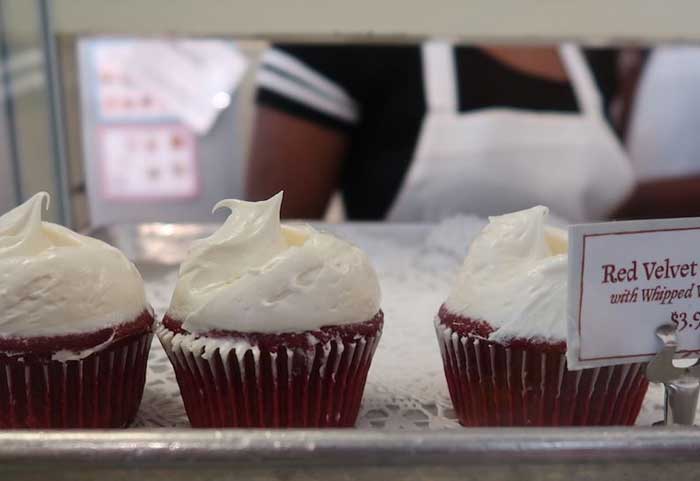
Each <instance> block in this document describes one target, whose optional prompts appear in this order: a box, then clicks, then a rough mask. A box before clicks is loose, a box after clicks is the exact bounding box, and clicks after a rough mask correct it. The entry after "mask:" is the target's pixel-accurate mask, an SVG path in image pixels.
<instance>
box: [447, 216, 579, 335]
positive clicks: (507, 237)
mask: <svg viewBox="0 0 700 481" xmlns="http://www.w3.org/2000/svg"><path fill="white" fill-rule="evenodd" d="M548 213H549V210H548V209H547V208H546V207H542V206H537V207H533V208H531V209H527V210H523V211H519V212H514V213H511V214H506V215H502V216H498V217H490V218H489V223H488V225H487V226H486V227H485V228H484V229H483V230H482V232H481V233H480V234H479V235H478V236H477V237H476V239H474V241H473V242H472V244H471V246H470V247H469V251H468V253H467V257H466V258H465V260H464V264H463V266H462V270H461V271H460V273H459V275H458V277H457V282H456V285H455V288H454V290H453V291H452V293H451V294H450V295H449V297H448V298H447V300H446V301H445V307H446V308H447V309H448V310H449V311H450V312H452V313H454V314H457V315H460V316H463V317H469V318H472V319H476V320H484V321H486V322H488V323H489V324H490V325H491V326H492V327H493V328H495V331H494V332H493V333H492V334H491V335H490V337H489V338H490V339H491V340H494V341H498V342H503V341H507V340H509V339H514V338H524V339H539V340H544V341H554V342H558V341H562V340H565V339H566V295H567V287H566V286H567V251H568V239H567V234H566V232H565V231H563V230H561V229H556V228H553V227H549V226H546V220H547V216H548Z"/></svg>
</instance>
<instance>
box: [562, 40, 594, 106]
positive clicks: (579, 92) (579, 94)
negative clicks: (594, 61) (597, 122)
mask: <svg viewBox="0 0 700 481" xmlns="http://www.w3.org/2000/svg"><path fill="white" fill-rule="evenodd" d="M559 53H560V55H561V57H562V59H563V60H564V67H565V69H566V73H567V74H568V75H569V78H570V79H571V84H572V86H573V88H574V93H575V94H576V99H577V100H578V103H579V105H580V107H581V113H582V114H584V115H586V116H590V117H603V102H602V100H601V98H600V92H599V91H598V86H597V85H596V83H595V80H594V79H593V75H592V74H591V70H590V69H589V68H588V64H587V63H586V60H585V59H584V58H583V54H582V53H581V49H580V48H579V47H578V46H576V45H573V44H570V43H567V44H563V45H561V46H560V47H559Z"/></svg>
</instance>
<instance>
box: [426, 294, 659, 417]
mask: <svg viewBox="0 0 700 481" xmlns="http://www.w3.org/2000/svg"><path fill="white" fill-rule="evenodd" d="M491 332H493V328H491V326H490V325H489V324H488V323H486V322H483V321H475V320H473V319H468V318H464V317H460V316H456V315H454V314H452V313H450V312H449V311H447V309H446V308H445V306H442V307H441V308H440V312H439V314H438V319H437V322H436V333H437V338H438V343H439V345H440V351H441V353H442V358H443V366H444V368H445V377H446V378H447V385H448V388H449V391H450V397H451V398H452V403H453V404H454V407H455V411H456V413H457V417H458V419H459V422H460V423H461V424H462V425H464V426H609V425H626V426H628V425H633V424H634V422H635V420H636V419H637V415H638V414H639V410H640V409H641V406H642V401H643V400H644V395H645V394H646V391H647V387H648V381H647V379H646V376H645V374H644V373H645V366H646V364H645V363H635V364H626V365H620V366H609V367H601V368H591V369H583V370H581V371H569V370H568V369H567V367H566V343H564V342H561V343H557V344H549V343H543V342H532V341H529V340H524V339H515V340H513V341H512V342H510V343H509V344H507V345H503V344H500V343H496V342H492V341H489V340H487V338H488V336H489V334H490V333H491Z"/></svg>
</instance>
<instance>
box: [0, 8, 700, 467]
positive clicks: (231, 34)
mask: <svg viewBox="0 0 700 481" xmlns="http://www.w3.org/2000/svg"><path fill="white" fill-rule="evenodd" d="M699 14H700V5H699V4H698V3H697V2H692V1H686V0H684V1H680V2H676V3H675V4H674V6H673V8H670V7H669V5H664V4H661V3H658V2H641V3H640V2H635V1H632V0H617V1H615V2H602V1H592V2H579V1H577V2H570V3H557V2H546V1H541V0H527V1H525V2H512V1H509V2H503V1H501V2H493V1H486V0H475V1H470V2H467V3H465V2H460V1H456V0H454V1H453V0H441V1H438V2H437V3H432V4H429V3H426V2H408V3H407V2H400V1H396V0H389V1H385V2H379V3H377V2H370V1H368V0H359V1H356V2H330V3H329V2H324V1H320V0H311V1H304V2H286V3H280V2H270V1H247V0H245V1H243V0H242V1H230V2H219V1H214V0H205V1H200V2H197V3H196V6H195V4H194V3H193V2H191V1H185V0H177V1H167V0H154V1H150V2H138V1H134V0H128V1H123V2H104V1H89V0H54V1H51V0H36V1H30V2H26V1H23V0H0V22H1V24H0V26H2V27H3V33H2V34H0V43H1V44H2V47H3V50H2V51H0V54H2V55H3V60H4V64H5V66H6V68H5V69H4V70H3V71H2V74H3V86H4V89H5V91H6V92H10V95H9V96H8V98H9V100H10V102H7V105H8V106H9V107H8V108H7V109H6V111H5V115H0V144H1V145H0V212H5V211H7V210H9V206H11V205H14V204H15V202H13V199H19V198H20V197H24V196H26V194H28V193H30V192H34V191H39V190H45V191H48V192H50V193H51V194H52V199H53V202H52V207H51V210H50V211H49V213H48V214H47V215H48V216H49V218H51V219H54V220H57V221H59V222H60V223H63V224H65V225H68V226H71V227H73V228H75V229H76V230H80V231H83V232H86V233H89V234H91V235H93V236H94V237H97V238H98V239H102V240H104V241H106V242H108V243H109V244H112V245H114V246H116V247H118V248H119V249H121V250H122V251H123V252H124V253H125V254H126V255H127V257H129V259H131V260H132V261H133V262H134V263H135V264H136V266H137V267H138V269H139V271H140V272H141V274H142V276H143V278H144V281H145V284H146V292H147V296H148V299H149V301H150V302H151V303H152V304H153V307H154V309H155V311H156V315H157V316H156V317H157V318H158V319H160V318H161V317H162V315H163V314H164V313H165V311H166V309H167V308H168V305H169V303H170V296H171V294H172V292H173V288H174V285H175V283H176V281H177V275H178V274H177V268H178V267H177V266H178V265H179V263H180V262H182V261H183V260H184V258H185V255H186V253H187V249H188V248H189V247H190V245H191V244H192V242H193V241H194V240H195V239H198V238H202V237H204V236H207V235H210V234H211V233H212V232H214V230H215V228H216V225H214V224H209V223H202V220H203V219H207V220H209V221H211V222H213V219H215V218H213V217H203V216H204V212H205V210H206V211H208V210H209V209H210V207H211V205H213V204H214V202H213V201H212V200H213V199H220V198H224V197H236V196H241V195H242V194H241V193H242V189H243V187H242V183H241V176H242V174H241V165H242V162H243V159H244V158H245V156H246V151H247V148H248V146H247V138H248V136H249V133H250V132H249V131H250V115H251V114H250V110H251V105H250V104H251V103H252V102H251V98H252V92H253V84H252V81H251V79H252V76H253V75H254V69H255V65H256V62H257V59H258V58H259V53H260V51H261V50H262V49H263V48H264V46H265V45H266V42H269V41H274V40H291V41H298V40H303V41H305V42H325V43H329V42H330V43H334V42H364V43H367V42H370V43H372V42H376V43H379V42H382V43H396V44H401V43H407V42H416V41H420V40H423V39H430V38H449V39H453V40H455V41H464V42H478V41H488V42H493V43H499V42H502V43H527V44H541V43H547V42H550V43H551V42H562V41H577V42H581V43H584V44H587V45H593V46H596V45H611V44H614V45H632V46H638V45H651V44H661V43H668V44H672V43H689V42H691V43H694V42H696V41H697V40H699V39H700V32H698V30H697V25H696V23H697V22H696V19H697V18H698V15H699ZM163 39H166V40H167V42H174V41H177V42H190V43H188V44H187V45H192V44H194V43H197V42H199V41H204V42H211V44H210V45H209V47H211V49H212V50H216V52H215V53H213V54H212V55H213V57H211V58H216V59H218V61H219V62H221V63H223V62H229V63H230V65H231V69H232V70H231V71H233V69H235V68H237V67H235V65H238V64H237V63H236V62H242V63H243V64H245V69H244V71H242V72H241V73H240V79H239V80H240V81H239V83H238V84H237V86H236V87H235V89H234V91H235V94H232V96H231V97H230V98H223V97H219V101H220V102H219V103H218V107H216V109H217V112H216V115H217V118H218V121H217V123H216V124H215V125H214V127H211V126H210V127H208V128H211V130H207V129H208V128H207V129H205V132H206V134H205V135H200V134H197V135H195V134H193V133H192V132H196V129H197V128H198V127H196V125H195V126H193V125H194V124H184V123H182V122H181V120H180V119H181V117H180V116H175V115H173V114H172V112H170V111H169V110H168V109H167V108H166V107H164V106H159V105H154V104H152V103H151V102H150V101H146V100H143V99H144V95H143V93H142V92H135V91H133V90H129V89H128V88H126V87H124V85H122V84H120V83H119V77H120V76H122V75H124V72H125V71H127V70H128V67H129V65H131V64H132V63H133V64H136V62H137V60H139V59H138V58H137V57H133V56H132V57H129V56H128V54H124V53H123V50H124V49H128V48H130V47H133V46H134V45H147V46H148V48H156V49H157V48H159V45H157V43H158V41H163ZM143 42H145V44H144V43H143ZM149 42H150V43H149ZM179 45H180V47H182V44H179ZM183 48H184V47H183ZM120 49H121V50H120ZM104 52H107V54H108V55H107V54H104ZM115 52H117V53H116V54H115ZM103 54H104V55H106V56H107V57H109V58H110V61H112V60H113V59H114V58H117V57H119V56H120V55H124V57H123V58H126V59H127V60H126V61H124V60H123V59H122V62H121V63H119V62H117V65H114V64H111V63H109V62H107V64H106V65H105V62H103V61H102V60H101V57H100V55H103ZM10 59H11V60H10ZM235 59H238V60H235ZM241 59H242V60H241ZM146 68H147V66H146V67H144V69H146ZM241 68H242V67H241ZM229 73H230V72H229ZM137 74H138V73H137ZM106 85H108V86H109V88H110V89H112V90H111V92H116V93H115V94H114V95H115V98H116V97H118V98H120V99H122V100H123V99H140V100H139V101H141V100H143V103H142V104H141V107H142V108H143V109H145V110H143V111H139V112H137V113H136V114H134V115H133V118H131V117H129V116H128V115H124V114H122V113H119V114H114V111H110V110H106V112H108V113H109V115H105V109H111V108H115V109H119V108H121V106H120V105H117V104H109V101H108V100H109V99H108V96H107V94H105V92H110V91H108V90H105V88H106V87H105V86H106ZM226 88H227V89H228V88H229V87H226ZM230 88H233V87H230ZM129 101H130V102H131V100H129ZM108 104H109V105H108ZM110 112H111V113H110ZM130 115H131V114H130ZM176 117H177V119H178V120H174V119H175V118H176ZM195 124H196V122H195ZM134 125H138V126H139V128H141V127H143V126H146V127H143V128H142V130H141V131H139V133H138V134H137V135H139V136H142V135H143V132H145V131H146V130H148V131H149V132H151V131H153V132H155V133H154V134H153V135H155V136H158V138H161V137H162V138H165V139H167V142H169V146H170V147H171V148H172V149H174V150H177V155H178V156H179V157H177V158H178V159H180V160H178V162H179V163H178V165H181V166H184V167H182V169H185V168H187V166H191V165H195V164H196V163H197V162H199V160H201V159H202V158H204V159H206V161H205V162H210V163H209V164H206V165H204V166H203V167H202V172H206V175H205V176H204V177H202V178H198V179H195V178H194V177H193V178H185V180H182V178H179V180H178V181H177V182H179V183H170V184H167V185H166V184H163V187H162V190H161V191H159V192H160V194H161V195H163V196H165V197H166V198H168V199H171V200H173V199H174V200H175V201H176V202H174V206H175V208H174V209H171V210H165V209H161V210H159V209H156V208H155V207H154V208H151V207H150V206H148V205H147V201H145V200H144V197H143V196H144V195H146V196H148V195H149V194H150V192H148V191H144V190H143V189H142V190H139V189H138V185H139V184H138V182H137V181H134V182H135V184H133V185H136V187H134V191H133V198H132V199H130V200H132V201H134V202H135V204H131V206H132V207H131V208H130V210H129V216H122V212H121V209H119V208H115V207H114V206H113V205H112V204H110V202H111V201H112V200H113V199H111V198H110V197H109V196H108V195H103V194H104V192H109V189H110V187H109V184H107V185H106V184H105V183H104V182H105V179H104V178H100V174H99V173H95V171H94V166H93V164H95V163H98V162H107V163H108V164H109V162H112V161H111V160H110V159H109V158H105V157H104V156H101V150H100V149H101V148H103V147H104V145H119V146H120V147H119V148H121V146H125V145H128V144H129V142H133V138H134V137H129V135H128V133H124V132H127V131H128V129H129V128H133V126H134ZM217 129H219V130H217ZM3 135H5V136H7V140H6V141H3V137H2V136H3ZM103 141H104V142H105V143H104V144H103V143H100V142H103ZM195 152H196V153H198V155H195ZM222 152H226V153H229V152H232V154H230V155H228V156H223V155H221V153H222ZM144 155H146V154H144ZM231 158H233V159H234V160H235V161H234V162H231V163H230V164H231V165H228V164H227V163H228V162H229V161H230V160H231ZM118 161H119V159H117V161H116V163H117V164H118ZM224 165H227V167H226V169H228V170H222V169H224V167H222V166H224ZM117 170H119V169H117ZM222 176H225V177H228V178H231V179H234V181H231V182H228V183H227V184H226V185H223V184H221V183H217V182H218V181H219V180H220V178H221V177H222ZM108 180H109V179H108ZM195 180H196V182H195ZM190 181H191V182H190ZM115 182H116V181H115ZM96 189H105V190H104V191H102V190H96ZM114 190H115V191H119V192H122V190H121V188H115V189H114ZM194 192H197V195H193V193H194ZM207 193H209V194H211V195H208V194H207ZM200 194H201V195H200ZM210 197H211V198H210ZM193 198H196V199H197V201H196V202H194V201H192V202H189V200H191V199H193ZM139 203H141V204H139ZM139 205H141V208H140V209H139V208H133V206H137V207H138V206H139ZM6 207H7V208H6ZM171 207H172V205H171ZM174 211H177V212H174ZM175 214H177V215H175ZM174 220H185V221H187V222H180V223H165V222H170V221H174ZM156 221H160V222H156ZM319 225H320V226H321V227H322V228H323V229H327V230H329V231H331V232H333V233H336V234H338V235H339V236H340V237H343V238H346V239H349V240H351V241H352V242H353V243H355V244H357V245H358V246H359V247H361V248H362V249H363V250H364V251H365V252H367V254H368V255H369V257H370V258H371V259H372V260H373V262H374V263H375V268H376V271H377V273H378V275H379V278H380V281H381V285H382V290H383V297H384V301H383V306H382V308H383V310H384V311H385V315H386V316H387V319H388V320H389V321H390V322H389V321H388V322H387V324H386V325H385V331H384V337H383V339H382V344H380V346H379V347H378V349H377V352H376V357H375V359H374V363H373V365H372V368H371V371H370V374H369V377H368V380H367V387H366V390H365V393H364V397H363V403H362V407H361V409H360V415H359V418H358V421H357V424H356V426H355V428H354V429H327V430H324V429H290V430H283V429H192V428H190V425H189V422H188V418H187V415H186V412H185V410H184V407H183V403H182V400H181V398H180V393H179V390H178V385H177V383H176V381H175V375H174V373H173V371H172V368H171V366H170V363H169V361H168V358H167V356H166V354H165V352H164V351H163V349H162V347H161V346H160V345H159V344H158V343H157V342H155V343H154V344H153V346H152V350H151V354H150V358H149V362H148V371H147V378H146V388H145V391H144V395H143V401H142V404H141V407H140V409H139V412H138V414H137V417H136V421H135V422H134V424H133V425H132V426H131V427H129V428H127V429H123V430H96V431H90V430H47V431H28V430H24V431H22V430H18V431H14V430H0V477H2V479H18V480H22V479H36V477H37V476H45V475H49V474H50V475H51V476H52V478H53V479H103V480H108V479H124V477H127V476H138V477H141V478H143V479H174V480H177V479H192V478H194V479H261V480H263V479H265V480H267V479H270V480H277V479H279V480H282V479H286V480H291V479H328V480H334V479H339V480H340V479H358V480H359V479H383V478H392V479H416V480H417V479H431V480H441V479H444V480H448V479H503V480H505V479H513V480H515V479H552V480H555V479H581V480H584V479H622V478H624V477H634V478H635V479H639V480H644V479H666V478H671V477H673V478H674V479H678V480H684V479H695V477H696V475H695V472H696V471H697V469H698V468H700V460H699V457H698V453H700V432H699V431H698V430H697V429H696V428H694V427H682V426H665V425H656V426H655V425H654V424H655V423H658V422H659V421H662V419H663V417H664V390H663V387H662V386H660V385H652V386H651V387H650V389H649V392H648V393H647V395H646V398H645V400H644V402H643V404H642V406H641V413H640V416H639V418H638V419H637V422H636V425H635V426H633V427H578V428H575V427H557V428H535V427H530V428H464V427H462V426H460V424H459V421H458V415H457V413H455V410H454V407H453V405H452V402H451V400H450V395H449V392H448V386H447V384H446V382H445V377H444V374H443V365H442V362H441V359H440V350H439V346H438V343H437V342H436V338H435V330H434V329H435V327H434V324H433V319H434V317H435V314H436V313H437V309H438V307H439V306H440V304H441V302H442V301H443V300H444V298H445V293H446V292H447V291H448V290H449V287H450V286H451V285H452V282H453V279H454V276H455V269H456V266H459V265H460V264H461V262H462V259H463V258H464V255H465V253H466V246H467V245H468V244H469V242H470V241H471V240H472V239H473V238H474V236H476V235H477V233H478V232H479V230H480V229H481V228H482V227H483V225H484V221H483V220H480V219H477V218H475V217H464V216H463V217H458V218H455V219H451V220H446V221H443V222H441V223H439V224H417V223H403V224H392V223H381V224H380V223H356V222H348V223H339V224H319ZM625 372H627V371H625ZM626 375H627V374H624V376H626ZM611 409H612V408H611Z"/></svg>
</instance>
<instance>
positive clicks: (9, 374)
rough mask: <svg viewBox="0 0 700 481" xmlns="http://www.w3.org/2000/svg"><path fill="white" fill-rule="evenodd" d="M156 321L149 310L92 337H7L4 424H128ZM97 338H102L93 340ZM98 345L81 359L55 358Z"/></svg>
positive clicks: (1, 395)
mask: <svg viewBox="0 0 700 481" xmlns="http://www.w3.org/2000/svg"><path fill="white" fill-rule="evenodd" d="M152 323H153V318H152V316H151V314H150V313H148V312H145V313H143V314H142V315H141V316H140V317H139V318H138V319H137V320H135V321H134V322H132V323H127V324H124V325H122V326H120V327H119V328H117V329H108V330H104V331H100V333H93V334H89V335H87V336H82V335H70V336H62V337H56V338H40V339H31V338H30V339H25V340H17V339H14V340H7V339H5V340H2V341H1V342H0V428H1V429H15V428H22V429H24V428H32V429H49V428H61V429H63V428H119V427H126V426H128V425H129V424H130V423H131V422H132V421H133V420H134V417H135V416H136V412H137V411H138V407H139V404H140V403H141V397H142V395H143V389H144V385H145V383H146V363H147V360H148V352H149V349H150V346H151V339H152V338H153V334H152ZM107 333H108V334H107ZM105 334H107V335H108V337H107V340H106V342H105V339H104V335H105ZM95 338H99V339H103V341H102V342H98V343H97V344H94V343H93V342H94V340H95ZM19 345H21V346H24V348H23V349H22V350H19V349H18V347H19ZM10 346H11V348H10ZM49 346H53V347H49ZM93 349H94V350H95V352H92V353H91V354H89V355H86V356H85V357H83V358H80V359H68V360H60V358H61V357H62V356H56V353H60V352H61V351H65V350H75V351H90V350H93ZM56 357H58V359H56Z"/></svg>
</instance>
